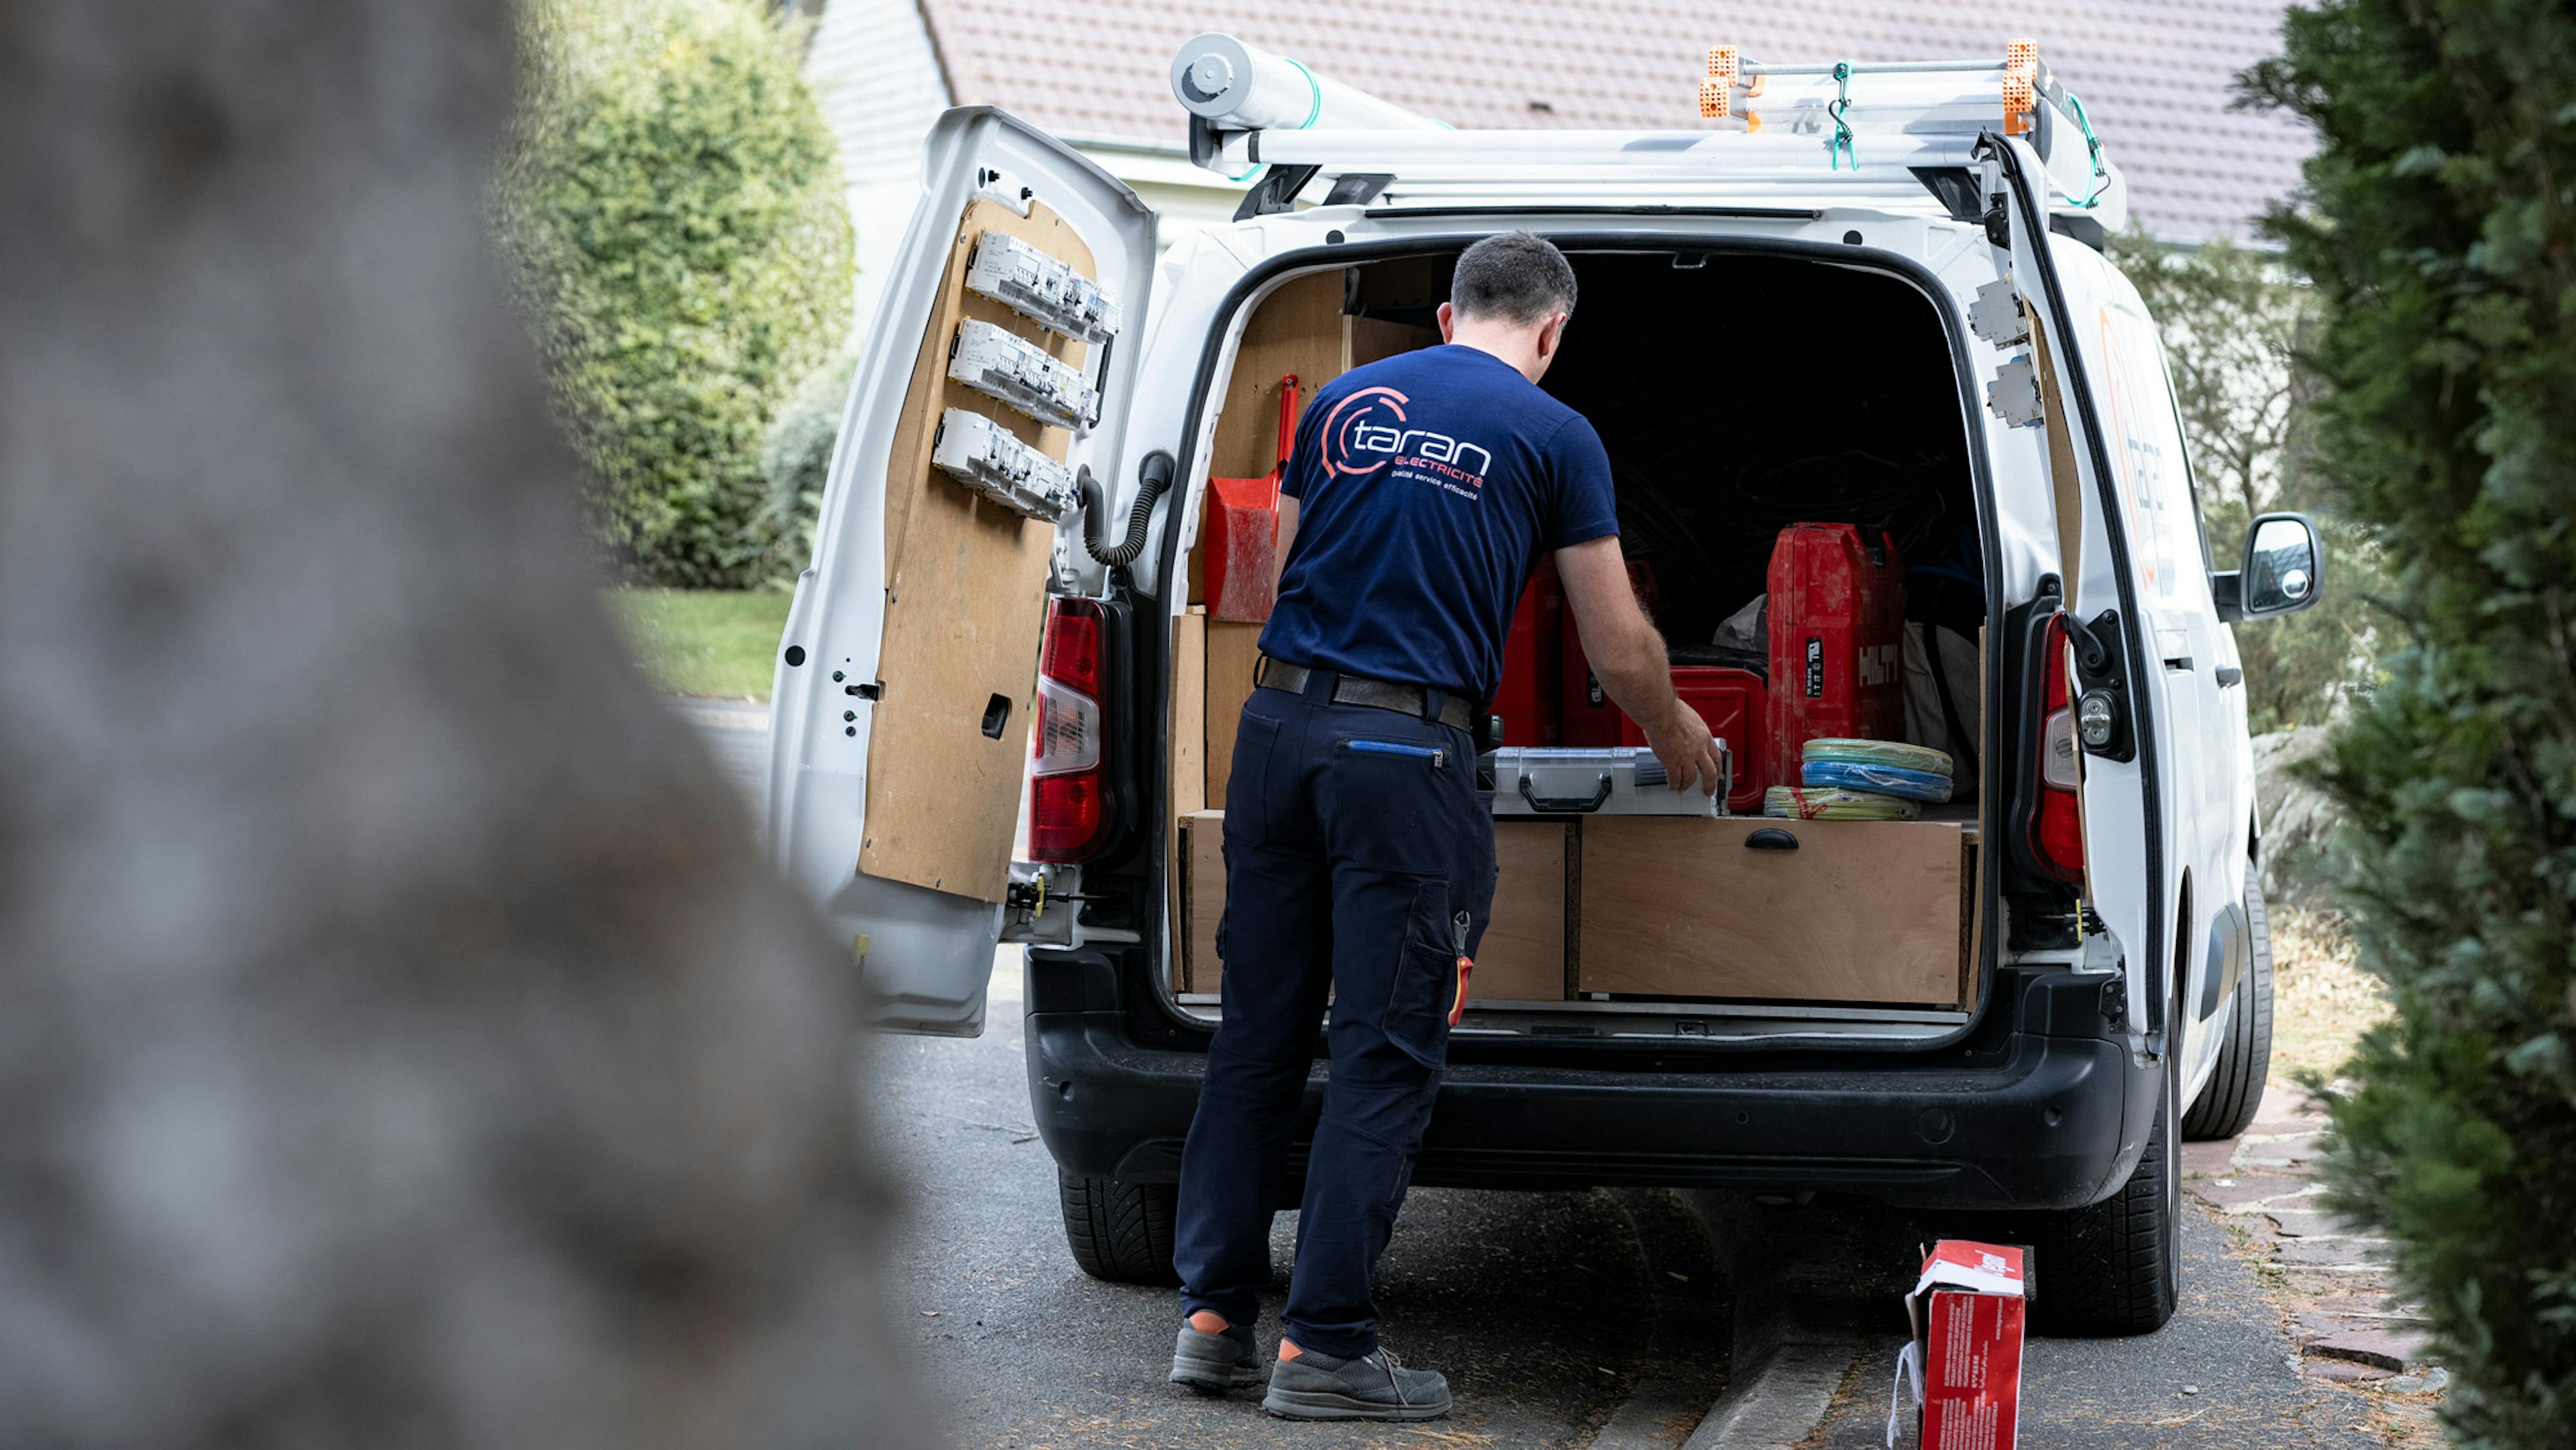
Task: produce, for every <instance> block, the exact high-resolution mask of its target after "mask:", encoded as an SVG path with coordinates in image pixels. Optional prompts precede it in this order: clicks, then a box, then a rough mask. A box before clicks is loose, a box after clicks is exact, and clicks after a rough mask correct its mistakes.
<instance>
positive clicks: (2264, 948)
mask: <svg viewBox="0 0 2576 1450" xmlns="http://www.w3.org/2000/svg"><path fill="white" fill-rule="evenodd" d="M2245 920H2246V948H2245V978H2244V980H2243V981H2240V982H2238V983H2237V984H2236V1015H2235V1017H2234V1018H2233V1019H2232V1020H2230V1022H2229V1023H2228V1026H2227V1041H2226V1042H2225V1043H2223V1044H2222V1045H2221V1046H2220V1047H2219V1049H2218V1066H2216V1067H2214V1068H2212V1069H2210V1073H2209V1081H2207V1082H2205V1083H2203V1084H2201V1088H2200V1096H2199V1097H2198V1098H2195V1099H2193V1100H2192V1105H2191V1111H2190V1112H2188V1113H2185V1114H2183V1116H2182V1135H2183V1137H2185V1138H2187V1139H2189V1140H2191V1141H2193V1142H2196V1143H2197V1142H2207V1141H2209V1140H2211V1139H2214V1138H2233V1137H2235V1136H2236V1135H2237V1134H2239V1133H2242V1132H2244V1131H2245V1125H2246V1124H2248V1123H2251V1122H2253V1121H2254V1111H2255V1109H2257V1108H2259V1107H2261V1106H2262V1105H2263V1080H2264V1079H2265V1078H2267V1077H2269V1076H2270V1075H2271V1072H2272V925H2271V922H2270V921H2269V920H2268V919H2267V918H2266V917H2265V916H2264V914H2263V882H2262V880H2261V878H2260V877H2259V876H2257V875H2256V873H2255V870H2254V863H2253V862H2251V861H2248V862H2246V863H2245Z"/></svg>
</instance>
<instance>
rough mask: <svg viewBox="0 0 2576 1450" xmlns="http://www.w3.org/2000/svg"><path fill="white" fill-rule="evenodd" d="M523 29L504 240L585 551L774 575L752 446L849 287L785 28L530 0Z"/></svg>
mask: <svg viewBox="0 0 2576 1450" xmlns="http://www.w3.org/2000/svg"><path fill="white" fill-rule="evenodd" d="M522 29H523V35H524V51H525V65H526V69H527V77H528V78H527V82H526V87H525V93H524V96H523V99H522V104H521V111H520V115H519V117H518V119H517V123H516V125H515V127H514V131H513V144H512V147H511V149H510V152H509V154H508V156H507V157H506V158H505V159H504V163H503V166H502V171H501V177H500V182H499V185H498V187H497V189H496V193H497V200H498V212H499V218H500V230H501V236H502V241H503V248H504V251H505V252H506V253H507V255H508V257H509V259H510V262H511V266H512V271H513V274H514V277H515V279H516V281H517V283H518V285H519V289H520V292H521V294H522V296H523V297H524V299H525V300H526V304H527V306H528V309H529V311H530V312H531V314H532V316H533V318H534V320H535V325H536V328H537V331H538V335H539V338H540V340H541V342H542V344H543V346H544V348H545V351H546V354H547V358H548V361H549V363H550V364H551V368H552V374H553V379H554V388H555V402H556V411H557V413H558V415H559V417H560V418H561V420H562V422H563V426H564V428H565V429H566V431H567V432H568V433H569V434H570V436H571V437H572V440H573V442H574V445H575V446H576V448H577V449H578V450H579V451H580V452H581V454H582V455H583V457H584V459H585V460H586V461H587V462H588V463H589V465H590V468H591V473H592V480H593V481H592V493H591V497H590V505H591V507H590V511H589V516H590V520H591V523H592V526H593V528H594V530H595V532H596V534H597V537H598V539H599V542H600V543H601V545H602V546H603V548H604V550H605V552H606V553H607V554H608V556H609V557H610V558H611V559H612V560H613V561H614V562H615V563H616V564H617V565H618V566H619V567H620V569H621V571H622V572H624V573H626V574H627V575H629V576H630V577H633V578H636V579H639V580H643V581H648V582H652V583H657V584H672V585H687V586H699V587H706V586H730V587H740V586H743V585H747V584H753V583H758V582H762V581H765V580H769V579H774V578H776V577H779V576H781V575H783V574H787V573H792V572H793V570H794V568H795V567H796V566H799V565H801V564H802V563H803V562H804V557H803V550H802V547H801V544H789V543H787V541H786V538H785V535H786V534H787V532H788V530H787V529H786V528H785V526H784V525H783V523H782V521H781V520H780V519H779V518H778V517H777V516H776V515H775V514H774V513H773V512H772V511H770V510H768V509H767V508H766V507H765V504H766V502H767V499H768V486H767V483H766V480H765V478H764V476H763V474H762V470H761V448H762V444H763V442H764V439H765V436H766V434H767V431H768V428H769V426H770V423H771V420H772V419H773V418H774V417H775V416H776V414H777V413H778V411H779V408H780V406H781V405H782V404H783V403H784V402H785V401H786V399H787V398H788V396H789V395H790V393H791V392H792V391H793V390H794V389H795V388H796V387H797V386H798V385H799V384H801V383H803V382H804V381H805V379H806V377H807V376H808V375H809V374H810V373H812V372H813V371H814V369H815V368H816V367H817V366H818V365H820V364H822V363H823V362H824V361H825V360H826V359H828V358H829V357H830V356H831V355H832V354H833V352H834V350H835V349H836V348H837V347H838V346H839V345H840V344H841V343H842V342H843V340H844V339H845V337H846V335H847V332H848V328H849V320H850V278H851V265H850V228H849V218H848V213H847V210H846V203H845V201H844V197H843V191H842V184H841V179H840V174H839V170H838V167H837V165H836V163H835V159H834V154H833V147H832V138H831V134H830V132H829V131H827V130H826V129H825V127H824V125H823V120H822V116H821V113H820V112H819V111H818V110H817V109H816V107H815V104H814V99H813V97H812V95H811V94H810V93H809V92H808V91H807V90H806V88H805V85H804V82H803V80H802V79H801V78H800V76H799V74H798V62H799V45H798V41H797V37H796V34H795V32H794V31H792V30H790V29H784V28H782V27H780V26H779V25H776V24H774V23H772V22H771V21H770V20H769V19H767V18H766V17H765V16H764V15H763V13H762V11H761V10H760V8H759V7H757V6H756V5H755V4H754V3H752V0H531V3H530V4H529V7H528V9H527V10H526V11H525V12H524V20H523V26H522ZM791 556H792V557H791Z"/></svg>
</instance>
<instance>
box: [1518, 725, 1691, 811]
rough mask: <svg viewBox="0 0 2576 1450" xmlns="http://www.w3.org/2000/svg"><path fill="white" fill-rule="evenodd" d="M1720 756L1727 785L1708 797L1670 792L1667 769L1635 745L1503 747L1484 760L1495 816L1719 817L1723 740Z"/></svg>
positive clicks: (1653, 756) (1652, 753)
mask: <svg viewBox="0 0 2576 1450" xmlns="http://www.w3.org/2000/svg"><path fill="white" fill-rule="evenodd" d="M1717 756H1718V760H1719V761H1720V762H1721V763H1722V764H1723V765H1724V766H1725V769H1726V776H1727V778H1726V779H1725V780H1722V781H1720V782H1718V786H1717V794H1715V795H1713V796H1712V795H1707V794H1703V793H1702V792H1701V790H1700V789H1699V786H1698V785H1697V784H1693V785H1692V786H1690V787H1689V788H1688V789H1685V790H1674V789H1672V788H1671V787H1670V786H1669V785H1668V784H1666V781H1665V776H1664V763H1663V762H1662V761H1660V760H1657V759H1656V758H1655V753H1654V752H1653V751H1651V750H1646V749H1643V748H1641V747H1638V746H1633V745H1620V746H1609V747H1596V746H1536V745H1507V746H1504V747H1503V748H1501V749H1499V750H1496V751H1494V752H1493V753H1492V754H1491V755H1489V756H1488V757H1486V759H1487V761H1488V762H1489V763H1490V768H1491V774H1492V777H1493V792H1494V814H1495V815H1498V816H1594V815H1599V816H1722V815H1725V814H1726V792H1727V788H1728V787H1729V786H1731V785H1732V784H1733V783H1734V779H1735V754H1734V752H1733V751H1730V750H1728V749H1727V748H1726V742H1725V741H1723V740H1720V741H1719V742H1717Z"/></svg>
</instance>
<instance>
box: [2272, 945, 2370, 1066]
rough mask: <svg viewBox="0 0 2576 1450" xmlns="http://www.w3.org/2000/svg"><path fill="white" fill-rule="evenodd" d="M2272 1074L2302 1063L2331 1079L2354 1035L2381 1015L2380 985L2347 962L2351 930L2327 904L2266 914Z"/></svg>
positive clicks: (2347, 1053) (2349, 1050) (2355, 1038)
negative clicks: (2269, 942) (2269, 943)
mask: <svg viewBox="0 0 2576 1450" xmlns="http://www.w3.org/2000/svg"><path fill="white" fill-rule="evenodd" d="M2271 916H2272V1081H2274V1082H2276V1083H2287V1082H2289V1081H2290V1078H2291V1075H2292V1074H2293V1073H2296V1072H2298V1071H2299V1070H2300V1069H2302V1068H2313V1069H2315V1070H2316V1071H2318V1072H2321V1073H2324V1074H2325V1075H2326V1076H2327V1077H2329V1078H2331V1077H2333V1076H2334V1074H2335V1069H2337V1068H2339V1067H2341V1066H2343V1064H2344V1061H2345V1060H2346V1059H2347V1058H2349V1057H2351V1056H2352V1049H2353V1045H2354V1044H2355V1043H2356V1042H2358V1041H2359V1040H2360V1039H2361V1034H2362V1033H2363V1032H2364V1031H2366V1030H2368V1029H2369V1028H2371V1027H2373V1026H2375V1025H2377V1024H2378V1023H2379V1022H2381V1021H2383V1020H2385V1019H2386V1018H2387V1016H2388V1011H2389V1009H2388V997H2387V993H2386V989H2384V988H2383V987H2381V986H2380V984H2379V979H2378V978H2376V977H2373V976H2371V975H2370V974H2369V973H2367V972H2365V971H2363V970H2362V969H2361V968H2360V967H2358V966H2355V965H2354V964H2353V946H2352V934H2351V933H2350V932H2349V931H2348V930H2346V929H2345V927H2344V923H2343V919H2342V918H2341V917H2340V916H2338V915H2336V914H2335V913H2333V912H2331V911H2301V910H2299V909H2297V908H2296V907H2288V906H2283V907H2276V908H2274V909H2273V911H2272V913H2271Z"/></svg>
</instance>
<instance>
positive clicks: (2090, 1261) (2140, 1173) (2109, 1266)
mask: <svg viewBox="0 0 2576 1450" xmlns="http://www.w3.org/2000/svg"><path fill="white" fill-rule="evenodd" d="M2166 1058H2167V1066H2166V1068H2165V1073H2164V1079H2163V1082H2162V1085H2161V1086H2162V1090H2161V1092H2160V1093H2159V1096H2160V1097H2161V1099H2162V1101H2161V1102H2160V1103H2159V1104H2158V1106H2157V1110H2156V1123H2155V1127H2154V1128H2153V1129H2152V1130H2151V1131H2150V1132H2149V1133H2148V1134H2147V1146H2146V1151H2144V1152H2142V1153H2140V1154H2139V1155H2138V1166H2137V1168H2136V1169H2135V1170H2134V1171H2132V1172H2131V1173H2130V1174H2129V1181H2128V1182H2126V1183H2123V1184H2121V1185H2120V1191H2119V1192H2117V1193H2114V1194H2112V1195H2111V1196H2110V1197H2109V1198H2106V1199H2104V1200H2102V1201H2101V1202H2100V1203H2096V1204H2092V1205H2090V1206H2088V1207H2085V1208H2071V1209H2064V1210H2061V1211H2059V1212H2055V1213H2048V1214H2040V1215H2037V1216H2036V1217H2037V1219H2038V1222H2036V1223H2035V1224H2033V1225H2032V1234H2031V1237H2032V1240H2033V1243H2032V1248H2033V1250H2034V1251H2035V1254H2036V1258H2037V1263H2036V1265H2035V1266H2034V1269H2035V1272H2034V1273H2033V1275H2032V1278H2033V1288H2034V1289H2035V1291H2036V1292H2035V1293H2034V1294H2033V1296H2032V1303H2031V1306H2030V1307H2031V1315H2032V1318H2033V1319H2034V1320H2035V1321H2036V1322H2037V1324H2038V1326H2039V1328H2040V1329H2042V1330H2043V1331H2045V1332H2047V1333H2050V1334H2100V1335H2128V1334H2152V1333H2154V1332H2155V1331H2156V1330H2158V1329H2162V1328H2163V1327H2164V1324H2165V1321H2166V1320H2168V1319H2171V1318H2172V1317H2173V1313H2174V1307H2175V1305H2176V1304H2178V1303H2179V1302H2180V1300H2181V1297H2182V1163H2181V1161H2180V1155H2179V1154H2177V1153H2176V1152H2175V1151H2174V1148H2175V1144H2176V1142H2177V1141H2178V1138H2179V1134H2178V1133H2177V1131H2176V1130H2177V1128H2179V1126H2180V1124H2179V1123H2178V1122H2177V1121H2176V1117H2177V1115H2176V1113H2175V1111H2174V1099H2175V1098H2176V1097H2177V1096H2178V1095H2179V1094H2178V1093H2177V1091H2176V1088H2177V1083H2176V1081H2175V1071H2174V1067H2173V1065H2172V1058H2173V1054H2171V1053H2168V1054H2166Z"/></svg>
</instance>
